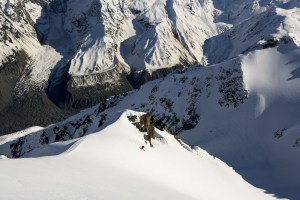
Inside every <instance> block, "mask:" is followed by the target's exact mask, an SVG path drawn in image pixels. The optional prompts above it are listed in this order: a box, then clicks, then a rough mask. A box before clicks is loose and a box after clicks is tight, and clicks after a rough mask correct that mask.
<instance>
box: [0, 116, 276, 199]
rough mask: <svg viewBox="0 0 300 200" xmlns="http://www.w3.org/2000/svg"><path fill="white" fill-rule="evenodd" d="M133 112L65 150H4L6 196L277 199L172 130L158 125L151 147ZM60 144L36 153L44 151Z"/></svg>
mask: <svg viewBox="0 0 300 200" xmlns="http://www.w3.org/2000/svg"><path fill="white" fill-rule="evenodd" d="M132 114H134V115H140V114H139V113H135V112H133V111H126V112H124V113H123V114H122V113H116V114H115V115H116V117H115V118H116V119H117V120H116V121H115V122H114V123H112V124H109V125H108V126H107V127H106V128H105V129H104V130H102V131H100V132H96V133H94V134H90V135H88V136H86V137H84V138H81V139H79V140H78V141H76V142H75V144H73V145H72V146H71V147H70V148H69V149H68V150H67V151H65V152H64V153H63V154H60V155H56V156H53V157H35V158H33V157H34V156H32V158H23V159H14V160H11V159H6V158H5V157H4V156H2V157H1V158H0V171H1V174H0V179H1V182H0V193H1V199H5V200H15V199H22V200H27V199H28V200H39V199H45V200H60V199H61V200H63V199H64V200H65V199H73V200H76V199H78V200H82V199H89V200H92V199H93V200H96V199H99V200H100V199H103V200H104V199H105V200H109V199H112V200H115V199H128V200H129V199H130V200H132V199H145V200H147V199H149V200H150V199H151V200H153V199H162V200H165V199H172V200H175V199H178V200H183V199H184V200H189V199H191V200H192V199H205V200H209V199H211V200H215V199H231V200H235V199H236V200H240V199H243V200H247V199H249V200H253V199H256V200H260V199H261V200H267V199H275V198H273V197H271V196H270V195H267V194H265V193H263V191H262V190H259V189H257V188H255V187H253V186H252V185H250V184H248V183H247V182H246V181H244V180H243V179H242V178H241V176H239V175H238V174H237V173H236V172H235V171H234V170H233V169H231V168H230V167H228V166H227V165H226V164H225V163H223V162H222V161H220V160H219V159H217V158H213V157H212V156H211V155H209V154H208V153H207V152H205V151H203V150H202V149H200V148H194V149H191V148H189V147H186V148H183V146H182V145H184V144H183V143H182V144H181V143H179V142H178V141H177V140H176V139H174V136H172V135H170V134H168V133H167V132H163V131H159V130H155V131H156V135H157V136H159V137H157V138H156V139H155V140H154V141H153V145H154V147H153V148H151V147H150V146H149V145H146V144H145V140H144V133H141V132H139V131H138V129H137V128H136V127H135V126H134V125H132V124H131V123H130V122H129V120H128V118H127V116H128V115H132ZM69 144H70V143H69V142H63V143H60V144H57V145H60V146H64V145H65V146H68V145H69ZM141 145H145V146H146V147H145V150H144V151H143V150H141V149H140V146H141ZM55 149H56V148H55V147H54V148H51V147H49V148H48V150H47V151H45V149H36V150H34V151H32V152H31V153H30V154H31V155H38V154H40V156H42V155H43V153H46V154H45V155H47V153H51V151H53V150H55ZM39 151H40V152H41V151H42V152H43V153H42V154H41V153H39Z"/></svg>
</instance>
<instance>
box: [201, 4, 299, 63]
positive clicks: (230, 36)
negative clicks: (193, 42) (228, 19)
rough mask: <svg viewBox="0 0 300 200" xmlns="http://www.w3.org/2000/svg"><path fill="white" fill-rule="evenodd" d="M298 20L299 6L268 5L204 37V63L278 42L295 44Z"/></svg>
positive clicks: (296, 42)
mask: <svg viewBox="0 0 300 200" xmlns="http://www.w3.org/2000/svg"><path fill="white" fill-rule="evenodd" d="M299 21H300V9H299V6H298V7H295V8H292V9H289V10H286V9H281V8H276V7H274V6H272V7H270V8H268V9H267V10H266V11H265V12H262V13H260V14H258V15H255V16H253V17H251V18H248V19H247V20H245V21H243V22H242V23H240V24H238V25H236V26H234V27H233V28H231V29H229V30H228V31H225V32H224V33H222V34H220V35H217V36H215V37H212V38H210V39H208V40H207V41H206V44H205V54H206V55H207V59H208V62H209V63H219V62H221V61H224V60H227V59H231V58H234V57H236V56H238V55H239V54H246V53H248V52H251V51H254V50H256V49H263V48H270V47H275V46H277V45H278V43H280V42H281V43H293V44H294V45H295V46H299V45H300V38H299V35H300V23H299ZM220 43H222V46H220V45H219V44H220Z"/></svg>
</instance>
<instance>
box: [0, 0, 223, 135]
mask: <svg viewBox="0 0 300 200" xmlns="http://www.w3.org/2000/svg"><path fill="white" fill-rule="evenodd" d="M0 5H1V6H0V8H1V9H0V20H1V25H0V26H1V27H0V29H1V32H0V38H1V39H0V47H1V53H0V60H1V62H0V63H1V66H0V68H1V72H0V83H1V85H2V86H3V87H1V86H0V95H1V97H2V98H1V99H0V113H1V114H0V118H1V115H2V116H6V118H3V119H2V118H1V120H3V121H6V122H5V125H1V126H0V127H1V134H4V133H8V132H12V131H16V130H19V129H20V128H25V127H28V126H30V125H34V124H39V125H41V124H42V125H45V124H47V123H50V122H53V121H56V120H58V119H61V118H63V117H64V116H66V115H69V114H70V113H74V112H73V111H72V109H75V110H76V109H78V108H82V107H84V108H85V107H88V106H91V105H95V104H96V103H97V102H99V101H101V100H103V99H105V98H107V97H109V96H111V95H115V94H120V93H123V92H127V91H130V90H132V89H133V87H132V86H133V85H134V86H135V85H139V84H137V83H136V82H137V81H136V80H135V79H130V81H128V77H127V76H128V75H129V74H130V73H135V72H136V71H141V70H146V71H148V72H147V74H149V76H150V77H149V78H147V79H151V75H152V74H155V77H160V76H162V75H163V73H161V72H156V71H157V70H158V69H164V68H172V67H174V66H176V67H178V66H181V67H183V66H188V65H191V64H195V63H202V64H205V62H206V59H205V58H204V57H203V50H202V46H203V44H204V41H205V40H206V39H207V38H209V37H211V36H213V35H216V34H217V27H216V25H215V24H214V23H213V20H214V18H213V14H212V13H213V12H214V8H213V4H212V2H211V1H196V0H193V1H187V2H183V1H180V0H150V1H141V0H130V1H124V0H123V1H119V0H87V1H84V2H82V1H79V0H73V1H60V0H51V1H44V0H39V1H36V0H25V1H23V0H15V1H6V0H2V1H1V2H0ZM16 71H17V73H16ZM8 77H9V78H8ZM11 77H13V78H11ZM143 78H144V77H142V79H143ZM142 82H145V81H142ZM28 99H30V100H29V101H28ZM24 105H26V107H28V108H30V109H28V110H27V109H24V108H23V107H24ZM16 107H18V108H16ZM57 107H59V108H57ZM15 108H16V109H15ZM43 108H44V110H43ZM14 109H15V110H14ZM45 109H46V110H53V112H52V113H51V114H50V115H49V117H48V118H47V116H45V115H44V114H43V113H42V112H43V111H45ZM66 110H67V111H66ZM18 111H19V112H18ZM77 111H78V110H77ZM17 112H18V113H17ZM30 112H31V113H30ZM27 113H28V114H29V115H36V116H37V119H35V120H34V121H35V122H34V123H32V122H29V121H27V118H28V116H27ZM16 116H18V117H17V121H18V125H16V124H15V123H12V122H11V121H12V119H13V118H15V117H16ZM6 119H9V120H6Z"/></svg>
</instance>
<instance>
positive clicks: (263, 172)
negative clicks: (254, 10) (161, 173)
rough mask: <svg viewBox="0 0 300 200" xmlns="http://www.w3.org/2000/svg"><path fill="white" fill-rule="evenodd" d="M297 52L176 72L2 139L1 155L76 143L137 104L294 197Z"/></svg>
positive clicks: (270, 188)
mask: <svg viewBox="0 0 300 200" xmlns="http://www.w3.org/2000/svg"><path fill="white" fill-rule="evenodd" d="M298 55H300V52H299V49H298V48H295V46H294V45H293V44H291V43H287V44H285V43H279V46H278V47H276V48H267V49H262V50H256V51H254V52H253V53H250V54H248V55H246V56H240V57H239V58H235V59H232V60H229V61H225V62H223V63H220V64H217V65H213V66H210V67H206V68H203V67H192V68H189V69H187V70H185V71H181V72H177V73H173V74H171V75H169V76H167V77H165V78H164V79H159V80H156V81H152V82H149V83H147V84H145V85H144V86H142V87H141V88H140V89H139V90H137V91H133V92H130V93H128V94H125V95H123V96H116V97H112V98H110V99H108V100H107V101H106V102H104V103H101V104H99V105H97V106H95V107H93V108H90V109H87V110H85V111H82V112H81V113H80V114H78V115H75V116H73V117H71V118H69V119H67V120H65V121H63V122H60V123H57V124H54V125H50V126H48V127H46V128H44V129H41V130H37V131H33V132H31V133H30V132H28V133H30V134H28V135H27V136H24V137H20V138H18V137H16V136H14V137H13V138H12V139H9V138H10V137H11V136H6V137H2V138H0V143H1V145H0V154H4V155H6V156H7V157H16V158H17V157H30V155H32V152H34V149H37V148H40V149H43V148H46V149H47V148H49V147H48V144H51V145H52V143H53V142H61V141H70V142H69V143H68V144H69V145H72V144H73V142H72V140H73V139H77V138H80V137H83V136H86V135H88V134H90V133H94V132H98V131H100V130H103V129H104V128H105V127H107V125H108V124H111V123H112V122H113V121H114V120H115V118H114V116H115V115H114V113H115V112H117V111H122V110H126V109H133V110H137V111H143V112H149V113H151V115H152V121H153V124H154V125H155V127H157V128H160V129H165V130H168V131H169V132H170V133H172V134H175V135H178V137H179V138H181V139H183V141H185V142H186V143H188V144H190V145H200V146H201V147H202V148H204V149H205V150H207V151H208V152H209V153H211V154H213V155H215V156H216V157H218V158H220V159H221V160H223V161H225V162H226V163H228V164H229V165H230V166H232V167H234V169H236V170H237V171H238V172H239V173H240V174H242V175H243V177H244V178H245V179H246V180H247V181H249V182H250V183H251V184H253V185H255V186H256V187H259V188H263V189H266V190H267V192H269V193H275V194H276V195H279V196H280V197H289V198H291V199H297V197H299V190H298V186H299V184H300V182H299V180H300V179H299V176H298V173H297V171H298V169H299V167H300V162H299V159H297V158H298V155H299V150H300V148H299V147H300V144H299V138H300V135H299V132H300V126H299V123H300V114H299V113H300V112H299V109H298V108H299V104H300V93H299V90H298V88H299V87H300V81H299V77H300V76H299V73H298V71H299V70H298V69H299V66H300V59H299V56H298ZM120 131H122V129H120ZM1 141H2V142H1ZM51 145H50V147H51ZM53 145H54V146H55V145H56V144H53ZM58 146H59V145H58ZM56 147H57V145H56ZM60 149H61V148H59V147H57V151H58V152H59V151H61V150H60ZM62 149H63V150H64V148H62ZM286 155H289V156H286ZM283 163H284V165H283Z"/></svg>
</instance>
